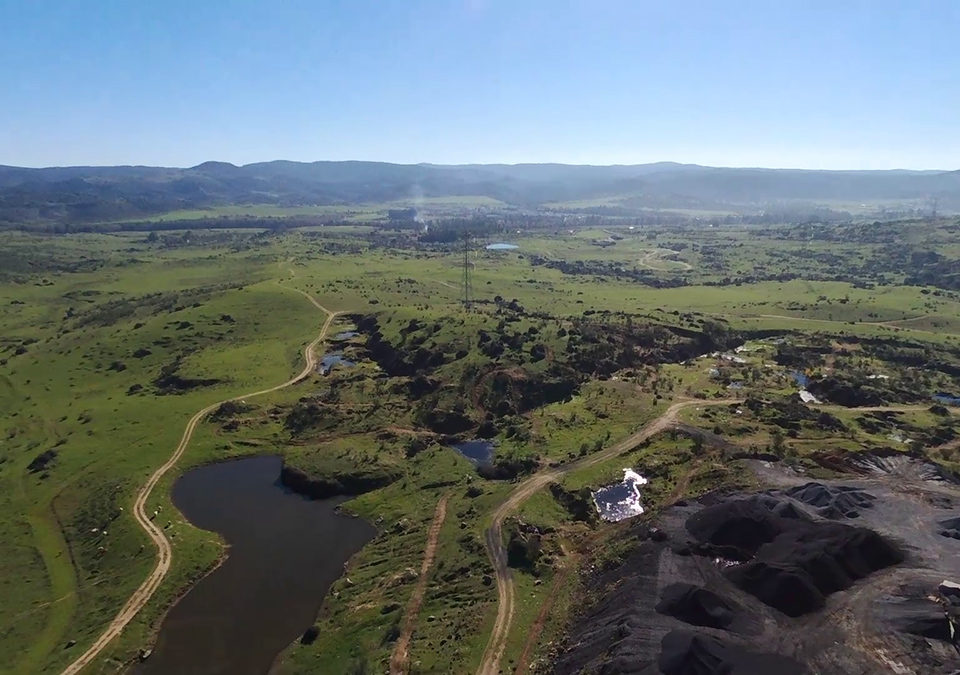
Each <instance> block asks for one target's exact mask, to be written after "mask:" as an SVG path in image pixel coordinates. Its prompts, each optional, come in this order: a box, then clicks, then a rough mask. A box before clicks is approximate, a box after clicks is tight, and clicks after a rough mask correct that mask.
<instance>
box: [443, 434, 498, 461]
mask: <svg viewBox="0 0 960 675" xmlns="http://www.w3.org/2000/svg"><path fill="white" fill-rule="evenodd" d="M494 447H495V446H494V445H493V442H492V441H484V440H481V439H475V440H472V441H464V442H463V443H455V444H454V445H453V449H454V450H456V451H457V452H459V453H460V454H461V455H463V456H464V457H466V458H467V459H469V460H470V461H471V462H473V463H474V464H489V463H490V461H491V460H492V459H493V451H494Z"/></svg>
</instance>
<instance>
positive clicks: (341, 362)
mask: <svg viewBox="0 0 960 675" xmlns="http://www.w3.org/2000/svg"><path fill="white" fill-rule="evenodd" d="M355 365H357V364H356V363H354V362H353V361H351V360H349V359H346V358H344V356H343V354H341V353H340V352H334V353H332V354H324V355H323V357H322V358H321V359H320V374H321V375H327V374H328V373H329V372H330V371H331V370H333V367H334V366H343V367H344V368H349V367H351V366H355Z"/></svg>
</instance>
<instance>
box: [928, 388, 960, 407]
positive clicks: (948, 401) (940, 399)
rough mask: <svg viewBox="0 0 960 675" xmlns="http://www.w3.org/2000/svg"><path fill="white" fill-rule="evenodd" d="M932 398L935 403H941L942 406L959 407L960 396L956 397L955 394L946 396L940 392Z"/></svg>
mask: <svg viewBox="0 0 960 675" xmlns="http://www.w3.org/2000/svg"><path fill="white" fill-rule="evenodd" d="M933 398H934V400H935V401H937V403H942V404H944V405H960V396H957V395H956V394H947V393H945V392H942V391H941V392H940V393H938V394H936V395H935V396H934V397H933Z"/></svg>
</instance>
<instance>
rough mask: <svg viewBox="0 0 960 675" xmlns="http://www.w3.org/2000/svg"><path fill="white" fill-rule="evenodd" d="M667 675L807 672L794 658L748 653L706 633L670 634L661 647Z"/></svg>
mask: <svg viewBox="0 0 960 675" xmlns="http://www.w3.org/2000/svg"><path fill="white" fill-rule="evenodd" d="M658 665H659V666H660V672H661V673H663V674H664V675H720V674H723V675H761V674H764V675H766V674H768V673H770V674H774V673H775V674H776V675H799V674H800V673H805V672H807V671H806V669H805V668H804V667H803V666H802V665H800V664H799V663H797V662H796V661H794V660H793V659H790V658H787V657H785V656H779V655H777V654H767V653H762V652H753V651H749V650H747V649H745V648H743V647H740V646H738V645H734V644H729V643H727V642H724V641H723V640H720V639H719V638H716V637H713V636H712V635H705V634H703V633H694V632H692V631H687V630H674V631H670V632H669V633H667V634H666V635H665V636H664V637H663V642H661V645H660V659H659V662H658Z"/></svg>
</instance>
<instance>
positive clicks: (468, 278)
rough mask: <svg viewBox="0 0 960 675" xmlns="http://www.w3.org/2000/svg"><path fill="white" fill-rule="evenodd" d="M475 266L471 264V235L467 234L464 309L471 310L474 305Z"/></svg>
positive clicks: (462, 289) (462, 290)
mask: <svg viewBox="0 0 960 675" xmlns="http://www.w3.org/2000/svg"><path fill="white" fill-rule="evenodd" d="M472 266H473V264H472V263H471V262H470V234H469V233H465V234H464V235H463V281H462V288H461V292H462V294H463V295H462V298H461V300H462V301H463V307H464V309H470V306H471V305H472V304H473V279H472V274H471V272H472V270H471V267H472Z"/></svg>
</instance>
